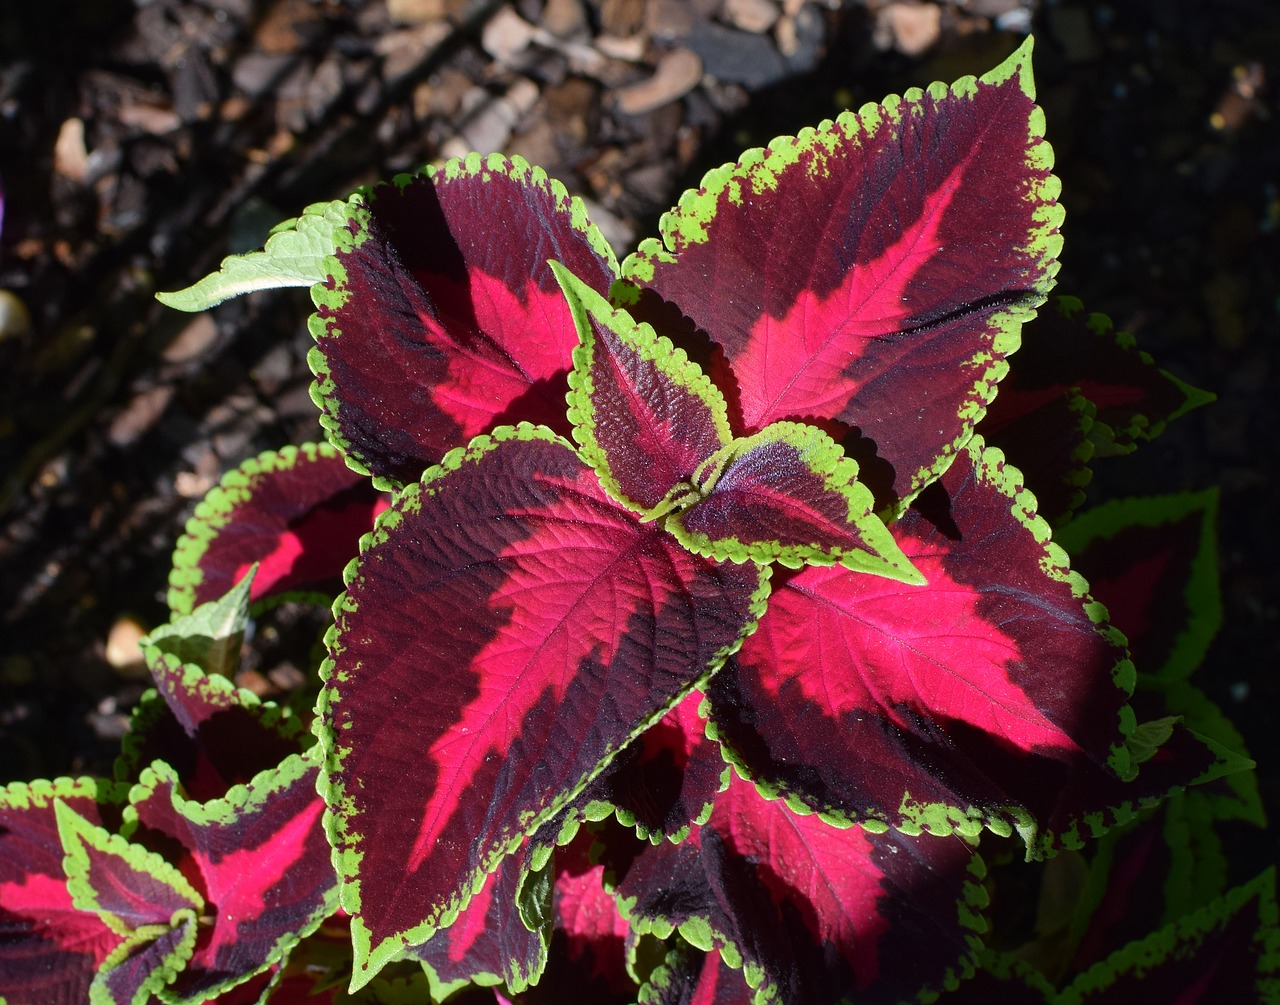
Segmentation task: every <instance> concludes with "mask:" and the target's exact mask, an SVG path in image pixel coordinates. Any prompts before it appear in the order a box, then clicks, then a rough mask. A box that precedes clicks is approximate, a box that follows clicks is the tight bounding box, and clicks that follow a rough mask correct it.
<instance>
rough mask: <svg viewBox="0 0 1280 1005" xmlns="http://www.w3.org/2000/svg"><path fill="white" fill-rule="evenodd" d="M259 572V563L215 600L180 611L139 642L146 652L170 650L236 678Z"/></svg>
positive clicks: (222, 674)
mask: <svg viewBox="0 0 1280 1005" xmlns="http://www.w3.org/2000/svg"><path fill="white" fill-rule="evenodd" d="M256 572H257V566H256V565H252V566H250V567H249V570H248V572H247V573H245V576H244V578H243V579H241V580H240V581H239V582H238V583H236V584H235V585H234V586H233V587H231V589H229V590H228V591H227V592H226V593H225V594H223V595H222V596H220V597H218V598H217V599H216V600H210V601H208V602H207V603H203V604H201V605H200V606H199V607H197V608H196V609H195V610H193V611H191V612H190V613H188V614H180V615H178V616H177V617H174V618H172V619H171V620H170V621H169V623H168V624H166V625H161V626H160V627H159V628H157V629H155V630H154V631H152V632H151V633H150V634H149V635H146V636H145V637H144V638H143V639H142V640H141V641H140V643H139V644H140V645H141V646H142V650H143V654H144V655H146V654H147V650H149V649H150V650H155V651H156V652H157V653H167V654H169V655H172V656H176V657H177V658H178V659H179V660H181V661H182V662H183V663H194V664H195V665H196V666H198V667H200V668H201V669H202V670H204V671H206V672H207V673H211V674H219V675H221V676H223V677H228V678H230V677H234V676H235V673H236V671H237V670H238V669H239V668H240V647H241V646H242V645H243V644H244V631H245V627H246V626H247V625H248V623H249V591H250V590H252V588H253V580H254V577H255V574H256Z"/></svg>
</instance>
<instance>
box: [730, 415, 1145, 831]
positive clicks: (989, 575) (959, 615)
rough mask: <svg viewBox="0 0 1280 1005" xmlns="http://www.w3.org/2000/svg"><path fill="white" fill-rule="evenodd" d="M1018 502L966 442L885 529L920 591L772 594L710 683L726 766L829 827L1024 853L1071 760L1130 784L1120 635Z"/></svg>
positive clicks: (823, 574) (797, 586) (839, 576)
mask: <svg viewBox="0 0 1280 1005" xmlns="http://www.w3.org/2000/svg"><path fill="white" fill-rule="evenodd" d="M1033 505H1034V500H1033V499H1032V498H1031V497H1030V495H1029V494H1028V493H1026V492H1025V491H1024V490H1023V488H1022V485H1021V480H1020V478H1019V475H1018V472H1017V471H1016V469H1014V468H1012V467H1011V466H1008V465H1007V464H1006V463H1005V461H1004V458H1003V457H1002V455H1001V454H1000V453H999V451H996V450H994V449H984V447H983V445H982V442H981V440H980V439H979V438H975V439H974V440H973V441H971V442H970V444H968V445H967V446H966V448H965V449H964V450H963V451H961V453H960V455H959V456H958V457H957V458H956V460H955V463H954V464H952V466H951V468H950V469H949V470H948V471H947V473H946V474H945V475H944V476H943V478H942V479H941V481H940V482H939V483H938V484H937V485H936V486H935V487H932V488H931V489H930V490H929V492H928V493H927V494H925V495H922V496H921V498H920V500H919V501H918V503H917V504H916V506H915V507H914V508H913V509H912V510H910V511H909V512H908V513H907V514H906V515H905V516H903V517H902V519H901V520H899V521H898V522H897V523H896V524H895V525H894V526H893V528H892V530H893V532H894V536H895V537H896V538H897V540H898V542H899V544H900V545H901V546H902V549H903V551H904V553H905V554H906V555H907V557H908V558H909V559H911V561H912V562H913V563H914V564H915V565H916V567H917V568H919V569H920V571H921V572H922V573H923V574H924V575H925V577H926V578H927V579H928V585H927V586H923V587H903V586H901V585H899V584H896V583H893V582H891V581H889V580H886V579H880V578H875V577H871V576H858V575H854V574H851V573H849V572H848V571H846V570H844V569H841V568H839V567H836V568H815V567H810V568H806V569H804V570H802V571H801V572H799V573H796V574H794V575H791V576H789V577H787V578H785V579H783V580H782V581H781V582H777V583H775V586H774V590H773V593H772V595H771V597H770V600H769V607H768V610H767V612H766V613H765V615H764V617H763V618H762V619H761V621H760V624H759V627H758V629H757V631H756V632H755V633H754V634H753V635H752V636H751V637H750V638H748V639H747V640H746V642H745V643H744V645H743V647H742V649H741V651H740V652H739V653H738V654H737V655H736V656H735V657H734V658H733V659H732V660H731V661H730V663H729V664H728V665H727V666H726V667H725V669H724V670H723V671H722V672H721V673H720V674H718V675H717V676H716V678H715V679H714V680H713V681H712V683H711V684H710V685H709V688H708V692H707V693H708V698H709V700H710V705H711V719H712V723H713V730H714V733H715V735H717V736H718V738H719V739H720V740H721V742H722V744H723V745H724V746H725V748H726V751H727V752H728V754H729V756H730V757H731V758H732V759H733V760H734V761H735V763H737V764H739V765H740V766H741V767H742V768H743V770H744V771H745V772H746V773H747V774H748V775H749V776H750V777H752V778H754V779H755V780H756V781H757V783H758V784H760V785H762V786H764V787H766V788H767V789H769V790H771V791H773V792H777V793H780V794H783V795H785V796H787V798H788V799H790V800H793V801H795V802H796V803H797V804H803V805H805V806H808V807H809V808H811V809H812V810H817V811H819V812H821V813H824V814H826V815H827V816H828V817H830V818H831V819H832V820H835V821H843V822H849V821H855V820H857V821H866V822H868V823H871V824H877V823H878V825H879V826H884V825H886V824H888V825H892V826H895V827H899V828H905V829H907V830H908V831H917V830H919V829H925V830H929V831H931V832H933V833H941V834H945V833H949V832H950V831H951V830H953V829H958V830H959V831H960V832H962V833H969V834H974V833H977V831H978V830H979V829H980V828H981V827H982V826H983V825H985V826H987V827H990V828H992V829H993V830H995V831H997V832H999V833H1004V834H1008V833H1010V829H1011V828H1013V827H1017V828H1018V830H1019V831H1020V833H1022V835H1023V837H1024V839H1025V840H1027V841H1028V844H1029V846H1031V844H1032V842H1033V839H1035V837H1036V834H1037V831H1038V829H1039V828H1040V827H1042V826H1043V825H1044V824H1045V823H1046V821H1048V820H1049V819H1050V818H1051V817H1053V816H1056V815H1058V814H1060V813H1062V812H1064V810H1063V808H1062V807H1061V806H1055V799H1056V797H1057V795H1058V789H1059V787H1060V786H1061V785H1062V784H1063V783H1064V782H1065V780H1066V779H1067V778H1068V777H1069V776H1070V773H1071V771H1072V770H1073V768H1074V767H1076V766H1078V765H1079V764H1080V763H1081V762H1082V761H1083V762H1090V763H1092V764H1094V765H1096V766H1098V767H1099V768H1101V767H1102V766H1105V765H1110V766H1111V767H1113V768H1114V769H1115V770H1116V771H1118V772H1120V773H1121V774H1122V775H1124V776H1126V777H1127V776H1129V775H1131V774H1132V773H1133V771H1132V766H1131V764H1130V763H1129V756H1128V751H1127V749H1126V748H1125V746H1124V743H1125V737H1126V735H1127V734H1128V733H1129V732H1131V731H1132V730H1133V728H1134V723H1133V713H1132V711H1131V710H1129V709H1128V707H1127V705H1126V702H1125V699H1126V697H1127V693H1128V689H1129V688H1130V687H1131V686H1132V673H1133V670H1132V665H1131V664H1130V663H1129V662H1128V660H1127V659H1126V658H1125V650H1124V647H1123V639H1122V638H1121V637H1120V636H1119V635H1118V633H1116V632H1115V630H1114V629H1111V628H1110V627H1109V626H1107V625H1106V622H1105V612H1104V611H1103V610H1102V608H1101V606H1100V605H1098V604H1096V603H1093V602H1092V601H1091V600H1090V599H1089V598H1088V596H1087V594H1086V585H1085V583H1084V581H1083V580H1082V579H1081V578H1080V577H1079V576H1078V575H1076V574H1074V573H1072V572H1071V571H1070V569H1069V567H1068V564H1067V558H1066V555H1065V554H1064V553H1063V552H1062V550H1061V549H1059V548H1058V547H1056V546H1055V545H1053V544H1052V543H1050V542H1049V541H1048V538H1049V531H1048V527H1047V526H1045V524H1044V523H1043V522H1042V521H1040V520H1038V519H1037V517H1036V516H1035V514H1034V510H1028V508H1027V507H1028V506H1033ZM832 736H840V737H841V743H840V745H839V746H838V747H833V746H832V744H831V742H830V737H832ZM849 749H854V750H857V751H858V756H857V757H854V758H851V757H848V756H846V755H845V754H844V753H842V751H846V750H849ZM1074 809H1080V807H1076V808H1074ZM1042 837H1043V840H1052V835H1051V834H1050V835H1044V836H1042Z"/></svg>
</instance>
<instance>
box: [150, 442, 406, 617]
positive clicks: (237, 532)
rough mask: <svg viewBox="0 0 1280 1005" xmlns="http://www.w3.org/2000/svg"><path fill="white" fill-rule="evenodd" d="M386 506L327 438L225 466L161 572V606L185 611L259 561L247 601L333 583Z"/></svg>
mask: <svg viewBox="0 0 1280 1005" xmlns="http://www.w3.org/2000/svg"><path fill="white" fill-rule="evenodd" d="M385 506H386V503H385V497H384V496H382V495H381V494H380V493H378V492H377V491H376V490H375V489H374V488H373V486H372V485H371V484H370V483H369V480H368V479H367V478H365V477H364V476H363V475H360V474H358V473H357V472H355V471H352V470H351V469H350V468H349V467H348V466H347V464H346V462H345V461H344V460H343V457H342V455H341V454H340V453H339V452H338V450H337V448H335V447H333V446H331V445H330V444H328V443H304V444H303V445H302V446H300V447H292V446H290V447H285V448H284V449H282V450H278V451H277V450H272V451H268V452H267V453H264V454H261V455H260V456H258V457H255V458H252V459H250V460H248V461H245V462H244V463H243V464H242V465H240V467H239V468H237V469H236V470H234V471H231V472H229V473H228V474H227V475H225V476H224V477H223V479H222V481H221V482H220V483H219V485H218V487H217V488H215V489H214V490H213V491H212V492H210V493H209V494H208V495H207V496H205V498H204V499H203V500H202V501H201V503H200V505H199V506H197V507H196V512H195V515H194V516H193V517H192V518H191V519H190V520H189V521H187V527H186V533H185V534H184V535H183V536H182V538H181V539H179V541H178V546H177V549H176V550H175V551H174V556H173V571H172V572H171V573H170V574H169V608H170V609H171V610H172V611H173V612H174V613H175V614H189V613H190V612H191V611H192V610H193V609H194V608H195V607H196V606H197V605H199V604H203V603H207V602H208V601H211V600H216V599H217V598H218V597H221V596H222V595H223V594H225V593H227V592H228V591H230V590H231V588H232V587H233V586H235V585H236V584H237V583H239V582H240V581H241V580H242V579H243V578H244V576H245V575H246V574H247V573H248V571H249V568H250V567H251V566H253V565H254V564H255V563H256V564H257V565H258V572H257V575H256V576H255V577H254V580H253V587H252V589H251V590H250V592H249V600H250V602H251V603H253V602H257V601H261V600H264V599H266V598H268V597H271V598H281V597H283V596H288V595H290V594H314V593H320V594H322V595H323V596H324V597H325V598H326V600H325V602H326V603H328V602H331V601H332V599H333V597H334V596H336V595H337V594H338V593H339V592H340V591H341V590H342V570H343V568H344V567H345V566H346V564H347V562H348V561H350V560H351V559H352V558H353V557H355V554H356V552H357V551H358V550H359V543H360V536H361V535H362V534H365V533H367V532H368V531H369V530H370V529H371V528H372V527H373V519H374V517H375V516H376V515H377V514H378V513H379V512H380V511H381V510H382V509H384V508H385Z"/></svg>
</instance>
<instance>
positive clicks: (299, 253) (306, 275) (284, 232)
mask: <svg viewBox="0 0 1280 1005" xmlns="http://www.w3.org/2000/svg"><path fill="white" fill-rule="evenodd" d="M349 213H350V207H349V206H348V204H347V203H345V202H341V201H339V202H320V203H316V204H315V205H314V206H308V207H307V208H306V209H304V210H303V211H302V216H300V217H298V218H297V219H296V220H286V221H285V222H284V223H281V224H279V225H278V226H276V227H275V228H273V229H272V231H271V236H270V237H269V238H268V239H267V243H266V246H265V247H264V248H263V249H262V250H261V251H253V252H249V253H248V254H245V255H230V256H228V257H227V258H224V259H223V260H222V264H221V265H220V266H219V267H218V271H217V272H214V273H212V274H211V275H208V276H205V277H204V278H203V279H201V280H200V281H199V282H198V283H195V284H194V285H192V286H188V287H187V288H186V289H184V290H177V291H176V292H174V293H157V294H156V299H157V300H159V301H160V302H161V303H162V304H164V305H165V306H167V307H173V308H175V309H177V310H180V311H193V312H194V311H203V310H208V309H209V308H210V307H213V306H214V305H215V304H220V303H222V301H224V300H229V299H230V298H231V297H238V296H240V295H241V294H242V293H252V292H253V291H255V290H272V289H276V288H278V287H282V286H311V285H313V284H315V283H319V282H323V281H324V279H325V277H326V276H328V275H329V269H328V264H327V260H328V258H329V256H330V255H332V254H333V250H334V248H335V247H336V246H337V242H338V236H337V235H338V233H339V232H340V231H341V230H342V229H344V228H345V227H346V224H347V219H348V215H349Z"/></svg>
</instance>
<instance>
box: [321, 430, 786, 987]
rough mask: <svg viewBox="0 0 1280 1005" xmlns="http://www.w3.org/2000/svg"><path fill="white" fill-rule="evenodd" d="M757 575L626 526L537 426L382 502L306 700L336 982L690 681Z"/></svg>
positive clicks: (442, 916)
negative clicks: (345, 942)
mask: <svg viewBox="0 0 1280 1005" xmlns="http://www.w3.org/2000/svg"><path fill="white" fill-rule="evenodd" d="M765 581H766V580H765V574H764V573H761V572H760V571H758V570H756V569H755V568H754V567H748V566H735V565H716V564H713V563H710V562H707V561H705V560H703V559H700V558H697V557H695V556H692V555H690V554H689V553H688V552H686V551H685V550H684V549H683V548H681V547H679V545H678V544H677V543H676V542H675V540H674V539H673V538H671V537H670V535H667V534H665V533H664V532H663V531H662V530H660V529H659V528H657V527H655V526H654V525H652V524H642V523H640V522H639V521H638V518H637V517H636V516H635V514H633V513H631V512H629V511H627V510H624V509H622V508H621V507H619V506H618V505H617V504H616V503H614V502H613V501H612V500H611V499H609V498H608V497H607V496H606V495H604V493H603V492H602V490H601V489H600V486H599V482H598V480H597V479H596V476H595V474H594V472H593V471H592V470H591V469H590V468H589V467H588V466H587V465H586V464H584V463H583V462H582V461H581V460H579V459H578V458H577V456H576V455H575V454H574V453H573V451H572V449H571V448H570V447H569V445H568V444H567V443H565V442H564V441H563V440H561V439H559V438H557V437H555V436H554V434H552V433H550V431H548V430H543V429H537V428H533V427H527V426H525V427H521V428H518V429H509V428H506V429H500V430H497V431H495V433H494V434H493V436H492V438H490V437H481V438H479V439H477V440H476V441H474V442H473V443H472V444H471V446H469V447H468V448H467V449H466V450H458V451H453V452H451V453H450V454H449V455H448V456H447V457H446V458H445V460H444V463H443V464H442V465H441V466H440V467H438V468H433V469H431V470H430V471H428V472H427V473H426V474H425V475H424V476H423V480H422V482H421V483H420V484H419V485H417V486H412V487H410V488H408V489H406V490H405V492H403V493H402V494H401V495H400V496H398V497H397V500H396V502H395V504H394V505H393V507H392V509H391V510H389V511H388V512H387V513H385V514H383V516H382V517H381V518H380V519H379V522H378V528H377V530H376V531H375V533H374V535H373V537H372V538H371V539H368V540H367V541H366V544H365V546H364V549H363V551H362V553H361V556H360V560H359V563H358V564H357V565H356V566H355V567H354V568H353V570H352V571H351V573H350V574H349V579H348V588H347V592H346V594H345V595H344V596H343V597H342V598H340V599H339V601H338V603H337V604H336V605H335V611H336V614H337V621H336V624H335V627H334V630H333V632H332V633H331V636H330V653H331V656H330V659H329V660H327V661H326V664H325V667H324V669H323V671H322V674H323V676H324V678H325V680H326V684H325V688H324V690H323V691H322V692H321V697H320V702H319V710H320V714H321V718H322V728H321V730H320V735H321V739H322V742H323V744H324V745H325V751H326V765H325V768H326V780H325V792H326V800H327V802H328V804H329V807H330V810H331V813H332V816H331V824H330V826H331V831H330V837H331V840H332V843H333V845H334V848H335V858H334V861H335V864H336V866H337V869H338V872H339V873H340V875H341V876H342V880H343V906H344V908H345V909H346V910H347V911H348V912H349V913H350V914H352V916H353V922H352V932H353V939H354V943H355V948H356V960H357V969H356V977H355V983H356V985H357V986H358V985H359V984H361V983H363V982H364V980H367V979H368V977H370V976H372V974H373V973H375V972H376V971H377V970H378V968H379V967H381V966H382V965H383V964H384V963H385V962H387V961H388V960H389V959H391V958H393V957H394V956H395V955H396V954H397V953H398V952H399V951H400V949H401V948H402V947H403V946H406V945H410V946H411V945H415V944H418V943H421V942H423V941H424V940H425V939H426V938H427V937H428V936H429V935H430V934H431V933H432V932H433V931H434V930H435V929H436V928H438V927H440V926H442V925H445V924H448V923H449V922H450V921H452V920H453V918H454V917H455V915H456V914H457V912H458V910H459V909H460V908H461V907H462V906H463V905H464V904H465V903H466V901H467V900H468V899H469V898H470V896H471V894H472V892H473V891H474V890H475V889H478V888H479V886H480V884H481V882H482V877H483V876H484V875H485V874H487V873H488V872H490V871H492V869H493V868H494V867H496V865H497V863H498V862H499V861H500V860H501V858H502V857H503V856H504V855H505V854H506V853H508V852H509V851H510V850H513V849H514V848H515V847H516V846H518V845H519V844H520V843H521V841H522V840H523V838H524V836H525V835H526V834H529V833H532V832H533V831H534V830H536V829H537V828H538V827H539V826H541V825H542V824H543V823H545V822H546V821H548V820H549V819H551V818H552V817H553V816H555V815H556V814H557V813H558V812H559V811H560V810H561V809H562V808H564V807H565V806H567V805H568V803H569V801H570V800H572V799H573V798H574V797H575V796H576V795H577V793H579V792H580V791H581V790H582V789H583V787H584V786H585V785H586V783H587V782H588V781H589V780H590V779H591V778H592V777H594V776H595V775H596V774H597V773H598V772H599V771H600V770H601V769H602V768H603V766H604V765H605V764H607V763H608V761H609V760H610V759H611V758H612V757H613V756H614V755H615V754H616V753H617V752H618V751H619V750H620V749H621V748H622V747H624V746H625V745H626V744H627V743H628V742H629V741H630V740H631V739H632V737H634V736H635V735H636V734H638V733H639V732H640V731H641V730H642V729H643V728H644V727H646V726H648V725H649V724H651V723H652V722H654V721H656V720H657V719H659V718H661V716H662V715H663V714H664V713H665V712H666V710H667V709H668V708H669V707H671V706H672V705H673V704H675V703H676V702H677V701H678V700H679V699H680V698H681V697H683V696H684V695H685V694H686V693H688V691H689V690H690V689H691V688H693V687H694V686H695V685H697V684H698V683H700V682H701V681H702V680H703V679H705V677H706V676H707V675H708V674H709V673H710V672H711V671H712V670H713V669H714V668H715V667H717V666H718V665H719V664H720V662H721V661H722V660H723V659H724V658H725V657H726V656H727V654H728V653H730V652H731V651H732V650H733V649H734V648H736V647H737V645H738V644H739V641H740V638H741V636H742V634H743V633H744V632H745V631H747V630H748V626H749V625H750V624H751V623H752V621H753V619H754V618H755V617H756V616H757V615H758V613H759V608H760V606H761V605H762V604H763V597H764V589H765V587H764V582H765Z"/></svg>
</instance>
